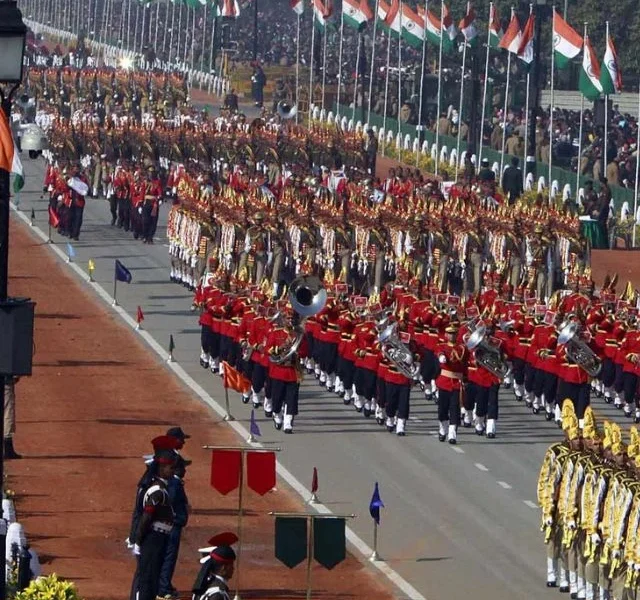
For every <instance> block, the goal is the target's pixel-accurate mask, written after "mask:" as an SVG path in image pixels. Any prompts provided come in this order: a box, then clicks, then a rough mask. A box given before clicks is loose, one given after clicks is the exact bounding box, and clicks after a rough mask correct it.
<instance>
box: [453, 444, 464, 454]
mask: <svg viewBox="0 0 640 600" xmlns="http://www.w3.org/2000/svg"><path fill="white" fill-rule="evenodd" d="M451 449H452V450H453V451H454V452H457V453H458V454H464V450H463V449H462V448H459V447H458V446H451Z"/></svg>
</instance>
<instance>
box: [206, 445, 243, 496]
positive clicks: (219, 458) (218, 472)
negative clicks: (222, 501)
mask: <svg viewBox="0 0 640 600" xmlns="http://www.w3.org/2000/svg"><path fill="white" fill-rule="evenodd" d="M240 469H242V452H240V451H239V450H213V451H212V452H211V487H212V488H213V489H214V490H217V491H218V492H220V493H221V494H222V495H223V496H226V495H227V494H228V493H229V492H233V490H235V489H236V488H237V487H238V486H239V485H240Z"/></svg>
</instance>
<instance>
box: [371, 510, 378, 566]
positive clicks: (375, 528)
mask: <svg viewBox="0 0 640 600" xmlns="http://www.w3.org/2000/svg"><path fill="white" fill-rule="evenodd" d="M369 560H370V561H371V562H376V561H378V560H380V555H379V554H378V522H377V521H376V520H375V519H374V521H373V552H372V553H371V556H370V557H369Z"/></svg>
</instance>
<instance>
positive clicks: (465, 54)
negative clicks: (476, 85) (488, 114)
mask: <svg viewBox="0 0 640 600" xmlns="http://www.w3.org/2000/svg"><path fill="white" fill-rule="evenodd" d="M463 35H464V34H463ZM466 63H467V40H466V38H465V40H464V47H463V48H462V74H461V76H460V108H459V110H458V139H457V140H456V169H455V175H454V177H453V180H454V181H456V182H457V181H458V168H459V166H460V139H461V137H462V136H461V133H462V105H463V100H464V69H465V67H466Z"/></svg>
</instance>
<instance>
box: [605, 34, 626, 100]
mask: <svg viewBox="0 0 640 600" xmlns="http://www.w3.org/2000/svg"><path fill="white" fill-rule="evenodd" d="M603 67H604V68H603V69H602V73H601V74H600V84H601V85H602V91H603V92H604V93H605V94H607V95H609V94H619V93H620V92H621V91H622V73H620V66H619V62H618V55H617V54H616V48H615V46H614V45H613V40H612V39H611V36H610V35H607V50H606V51H605V53H604V65H603Z"/></svg>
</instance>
